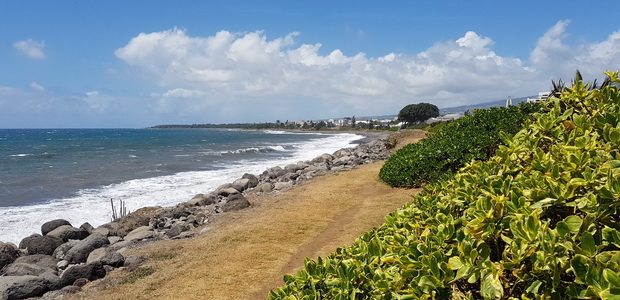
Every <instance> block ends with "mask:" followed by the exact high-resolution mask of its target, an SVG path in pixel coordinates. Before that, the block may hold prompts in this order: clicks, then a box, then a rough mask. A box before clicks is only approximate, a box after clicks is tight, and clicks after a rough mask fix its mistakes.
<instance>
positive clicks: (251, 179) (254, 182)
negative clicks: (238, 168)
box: [241, 173, 258, 188]
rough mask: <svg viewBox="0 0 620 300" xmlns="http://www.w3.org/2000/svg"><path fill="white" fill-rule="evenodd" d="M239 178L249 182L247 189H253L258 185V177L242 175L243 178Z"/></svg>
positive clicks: (247, 174)
mask: <svg viewBox="0 0 620 300" xmlns="http://www.w3.org/2000/svg"><path fill="white" fill-rule="evenodd" d="M241 178H245V179H248V180H249V182H248V188H253V187H256V186H257V185H258V177H256V176H254V175H253V174H250V173H245V174H243V176H241Z"/></svg>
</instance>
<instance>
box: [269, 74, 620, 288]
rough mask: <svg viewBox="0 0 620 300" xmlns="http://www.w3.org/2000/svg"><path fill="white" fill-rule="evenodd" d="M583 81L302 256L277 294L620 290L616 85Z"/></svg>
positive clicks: (614, 77) (619, 101)
mask: <svg viewBox="0 0 620 300" xmlns="http://www.w3.org/2000/svg"><path fill="white" fill-rule="evenodd" d="M607 75H608V76H609V77H610V78H611V81H612V82H613V83H614V84H613V85H609V86H606V87H604V88H601V89H594V90H590V89H589V88H590V87H589V86H588V85H586V84H584V83H583V82H581V81H577V82H575V84H574V85H573V87H572V88H566V89H565V91H564V92H563V93H562V95H561V96H560V98H551V99H550V100H549V102H546V103H545V104H544V105H545V106H546V109H547V113H536V114H535V120H534V121H533V122H532V123H530V124H529V125H528V126H527V127H525V128H524V129H522V130H521V131H519V132H518V133H517V134H516V135H514V136H510V135H507V134H504V135H502V138H503V140H504V142H505V145H504V146H500V147H499V149H498V151H497V154H496V155H495V156H494V157H492V158H491V159H489V160H488V161H486V162H480V161H474V162H472V163H470V164H468V165H467V166H466V167H464V168H463V169H461V170H460V171H459V172H458V173H457V174H456V175H455V176H454V177H453V178H452V179H451V180H448V181H445V182H435V183H433V184H431V185H428V186H427V187H426V188H425V190H424V192H423V193H421V194H419V195H417V196H414V198H413V201H412V202H411V203H410V204H409V205H407V206H405V207H404V208H402V209H400V210H397V211H396V212H394V213H392V214H390V215H389V216H387V217H386V223H385V224H383V225H382V226H381V227H379V228H377V229H375V230H373V231H372V232H369V233H367V234H365V235H364V236H362V237H360V238H358V239H357V240H356V242H355V244H354V245H352V246H350V247H345V248H339V249H338V250H337V251H336V253H334V254H332V255H331V256H329V257H327V258H325V259H321V258H319V260H318V261H312V260H306V262H305V268H304V269H302V270H301V271H299V273H298V274H297V275H296V276H292V275H287V276H285V282H286V285H285V286H284V287H282V288H280V289H278V290H277V291H276V292H272V293H271V294H270V298H271V299H323V298H326V299H430V298H440V299H447V298H450V299H479V298H486V299H499V298H505V299H563V298H578V299H618V297H620V225H619V224H620V201H619V199H620V151H619V149H620V90H619V89H618V84H620V79H618V72H614V73H607Z"/></svg>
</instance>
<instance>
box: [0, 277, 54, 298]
mask: <svg viewBox="0 0 620 300" xmlns="http://www.w3.org/2000/svg"><path fill="white" fill-rule="evenodd" d="M47 283H48V282H47V280H45V279H44V278H41V277H39V276H32V275H26V276H2V277H0V299H3V300H4V299H25V298H29V297H35V296H38V295H41V294H42V293H43V292H45V291H46V290H47Z"/></svg>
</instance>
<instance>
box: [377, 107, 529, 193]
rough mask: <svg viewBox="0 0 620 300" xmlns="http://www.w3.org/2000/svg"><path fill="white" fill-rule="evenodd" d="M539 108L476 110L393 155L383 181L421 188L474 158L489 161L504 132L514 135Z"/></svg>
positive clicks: (382, 169)
mask: <svg viewBox="0 0 620 300" xmlns="http://www.w3.org/2000/svg"><path fill="white" fill-rule="evenodd" d="M538 109H539V105H537V104H533V103H522V104H521V105H520V106H518V107H517V106H510V107H493V108H490V109H478V110H474V112H473V114H471V115H466V116H463V117H462V118H460V119H457V120H455V121H452V122H447V123H443V124H444V125H442V126H441V129H440V130H438V132H437V133H436V134H434V135H431V136H429V137H427V138H426V139H424V140H422V141H421V142H418V143H415V144H410V145H407V146H405V147H403V148H402V149H400V150H399V151H397V152H396V153H394V155H392V156H391V157H390V158H389V159H388V160H387V161H386V162H385V164H384V166H383V167H382V168H381V171H380V173H379V177H380V178H381V180H383V181H384V182H386V183H387V184H389V185H390V186H394V187H418V186H420V185H422V184H424V183H428V182H430V181H433V180H436V179H438V178H440V177H441V176H443V175H445V174H450V173H452V172H455V171H456V170H458V169H459V168H461V167H462V166H464V165H465V164H466V163H467V162H469V161H471V160H472V159H478V160H486V159H488V158H489V157H490V156H491V155H493V153H495V150H496V149H497V147H498V146H499V144H500V143H501V139H500V135H499V133H500V132H502V131H503V132H507V133H511V134H514V133H515V132H517V131H518V130H519V129H520V128H521V125H522V124H523V122H524V121H525V120H527V119H528V118H530V116H531V113H532V112H534V111H536V110H538Z"/></svg>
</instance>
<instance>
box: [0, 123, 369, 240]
mask: <svg viewBox="0 0 620 300" xmlns="http://www.w3.org/2000/svg"><path fill="white" fill-rule="evenodd" d="M270 133H272V134H280V132H270ZM360 138H362V136H360V135H355V134H338V135H325V138H320V139H315V140H311V141H304V142H299V143H293V144H290V145H287V147H286V149H285V147H282V146H275V147H272V148H271V150H273V151H276V152H280V151H281V152H287V154H289V155H287V156H286V158H282V157H278V156H271V157H270V158H269V159H265V160H239V161H235V162H234V163H228V164H226V165H221V166H219V168H217V169H215V170H205V171H191V172H180V173H176V174H173V175H165V176H157V177H151V178H144V179H133V180H127V181H124V182H121V183H117V184H111V185H107V186H102V187H100V188H96V189H83V190H80V191H78V192H77V193H76V194H75V196H73V197H69V198H63V199H54V200H51V201H49V202H46V203H43V204H33V205H27V206H14V207H0V241H3V242H12V243H16V244H17V243H19V241H20V240H21V239H23V238H24V237H26V236H29V235H31V234H33V233H40V228H41V224H43V223H44V222H46V221H49V220H53V219H65V220H68V221H69V222H71V224H72V225H73V226H76V227H77V226H80V225H81V224H83V223H85V222H88V223H90V224H91V225H93V226H95V227H97V226H99V225H102V224H104V223H107V222H110V221H111V218H112V211H111V206H110V199H113V201H115V205H118V200H123V201H124V202H125V203H126V207H127V210H128V211H135V210H137V209H139V208H141V207H147V206H162V207H166V206H173V205H176V204H178V203H181V202H184V201H187V200H189V199H191V198H192V197H193V196H194V195H196V194H198V193H208V192H210V191H213V190H214V189H215V188H217V187H218V186H220V185H222V184H224V183H229V182H232V181H234V180H236V179H238V178H240V177H241V176H242V175H243V174H244V173H251V174H255V175H258V174H260V173H262V172H263V171H264V170H266V169H268V168H270V167H274V166H281V167H284V166H285V165H287V164H291V163H296V162H299V161H307V160H311V159H313V158H315V157H317V156H320V155H322V154H324V153H333V152H335V151H337V150H339V149H341V148H346V147H352V146H354V145H353V142H354V141H356V140H359V139H360Z"/></svg>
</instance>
